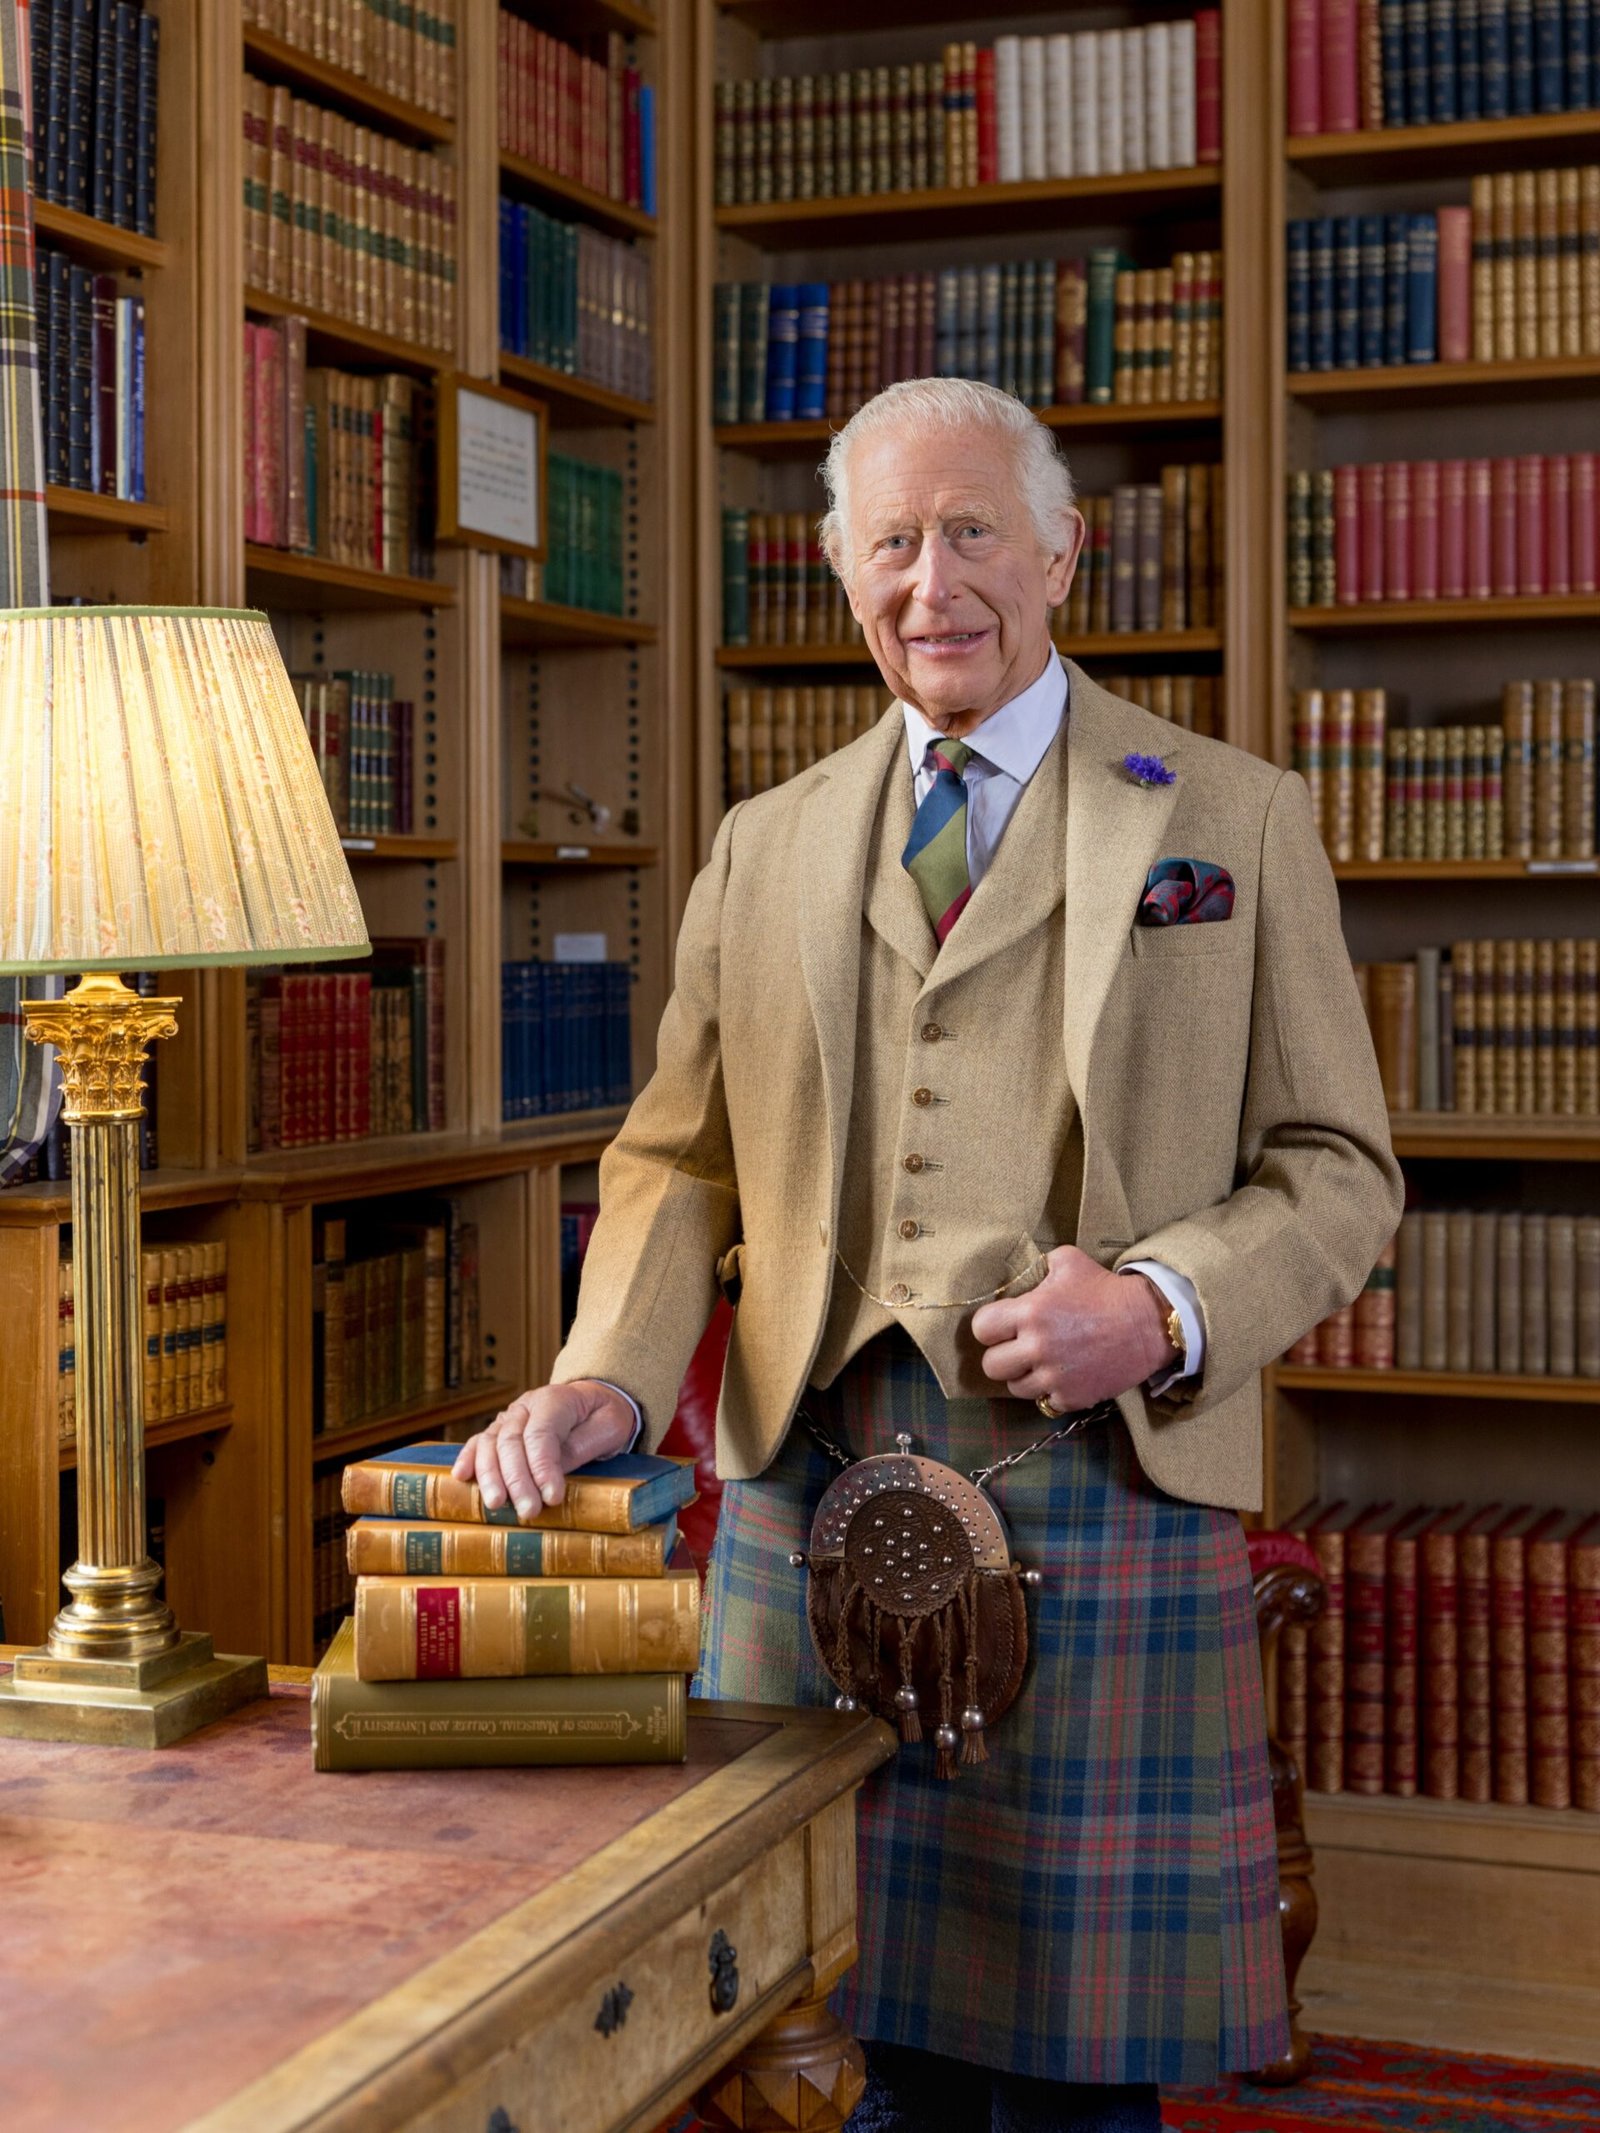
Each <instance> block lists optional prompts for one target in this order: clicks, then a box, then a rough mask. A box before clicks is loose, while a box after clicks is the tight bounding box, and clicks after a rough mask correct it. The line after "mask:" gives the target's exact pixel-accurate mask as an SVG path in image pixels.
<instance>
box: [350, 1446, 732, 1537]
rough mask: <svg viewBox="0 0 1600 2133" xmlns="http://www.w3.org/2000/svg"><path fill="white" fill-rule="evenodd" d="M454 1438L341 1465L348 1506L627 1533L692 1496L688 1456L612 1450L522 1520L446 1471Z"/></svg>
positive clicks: (395, 1514) (370, 1511)
mask: <svg viewBox="0 0 1600 2133" xmlns="http://www.w3.org/2000/svg"><path fill="white" fill-rule="evenodd" d="M460 1450H461V1447H460V1445H459V1444H437V1443H428V1444H408V1445H405V1446H404V1447H403V1448H402V1449H401V1450H400V1451H397V1452H382V1453H378V1454H376V1455H375V1456H374V1457H372V1458H370V1459H358V1460H357V1461H355V1463H354V1464H353V1465H351V1466H347V1467H346V1468H345V1470H344V1482H343V1490H342V1495H343V1502H344V1508H345V1509H346V1510H347V1511H354V1512H356V1513H357V1514H358V1515H359V1514H363V1513H364V1514H365V1515H367V1516H368V1517H376V1518H425V1519H441V1520H444V1521H446V1522H449V1523H472V1524H475V1525H476V1524H481V1525H488V1526H541V1527H544V1528H546V1529H547V1530H552V1531H556V1532H562V1531H569V1532H574V1533H632V1532H634V1531H636V1530H637V1528H638V1527H640V1526H654V1525H659V1524H660V1523H661V1521H662V1520H663V1519H665V1518H668V1517H670V1516H671V1515H672V1513H673V1512H674V1511H681V1510H682V1509H683V1507H684V1505H685V1504H687V1503H692V1502H693V1501H694V1462H693V1460H690V1459H663V1458H661V1457H660V1456H659V1454H657V1453H654V1452H619V1453H618V1454H617V1456H616V1457H615V1458H614V1459H595V1460H591V1461H590V1463H589V1464H588V1465H587V1466H581V1467H578V1468H577V1469H576V1470H575V1471H574V1472H572V1473H570V1474H569V1475H568V1476H567V1493H566V1495H565V1496H564V1497H563V1498H562V1500H561V1502H560V1503H557V1504H547V1505H545V1506H544V1508H543V1509H541V1510H538V1511H535V1512H533V1513H532V1514H531V1515H530V1516H529V1517H527V1518H519V1517H518V1516H517V1510H516V1506H515V1505H514V1504H512V1503H509V1502H508V1503H504V1504H502V1505H501V1506H500V1508H499V1510H498V1511H486V1510H485V1509H484V1506H483V1498H482V1496H481V1495H480V1494H479V1491H478V1485H477V1483H476V1482H475V1481H457V1480H455V1479H454V1478H453V1476H452V1475H451V1472H450V1469H451V1468H452V1467H453V1466H454V1465H455V1462H456V1458H457V1456H458V1454H459V1453H460Z"/></svg>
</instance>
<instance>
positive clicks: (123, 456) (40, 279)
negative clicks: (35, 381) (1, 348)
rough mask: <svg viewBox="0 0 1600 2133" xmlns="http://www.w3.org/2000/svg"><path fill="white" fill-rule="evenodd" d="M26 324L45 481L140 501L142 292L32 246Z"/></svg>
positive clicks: (142, 476) (142, 487)
mask: <svg viewBox="0 0 1600 2133" xmlns="http://www.w3.org/2000/svg"><path fill="white" fill-rule="evenodd" d="M33 323H34V345H35V356H36V361H37V365H38V376H39V397H40V402H41V405H40V415H41V418H42V423H43V441H44V459H45V479H46V481H50V482H55V483H58V484H59V485H60V486H61V487H63V488H67V489H84V490H88V491H90V492H91V493H92V494H94V495H97V496H120V497H122V498H123V499H124V500H127V501H132V502H134V503H143V502H144V500H145V463H144V398H145V371H144V346H145V343H144V298H143V297H142V296H139V295H137V294H135V295H128V296H124V295H122V294H121V293H120V291H119V290H118V287H117V277H116V276H115V275H114V274H105V273H97V272H96V271H95V270H94V269H93V268H92V267H84V266H79V265H78V264H77V262H76V261H74V260H72V259H69V258H68V257H67V255H66V253H64V252H58V251H55V250H54V249H53V248H51V247H49V246H45V245H41V246H40V248H39V252H38V257H37V259H36V261H35V263H34V310H33Z"/></svg>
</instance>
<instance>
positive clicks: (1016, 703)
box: [900, 651, 1068, 785]
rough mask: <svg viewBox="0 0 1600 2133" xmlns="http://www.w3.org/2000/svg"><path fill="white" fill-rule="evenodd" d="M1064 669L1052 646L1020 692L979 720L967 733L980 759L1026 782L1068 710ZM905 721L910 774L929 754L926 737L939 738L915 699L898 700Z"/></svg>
mask: <svg viewBox="0 0 1600 2133" xmlns="http://www.w3.org/2000/svg"><path fill="white" fill-rule="evenodd" d="M1067 696H1068V683H1067V670H1066V668H1065V667H1064V666H1063V665H1062V663H1061V656H1060V654H1059V653H1058V652H1055V651H1052V652H1051V653H1050V656H1049V657H1048V658H1047V659H1046V661H1045V663H1044V668H1043V671H1042V672H1041V673H1040V675H1039V677H1038V679H1037V680H1036V681H1033V682H1031V683H1030V684H1029V685H1028V687H1027V688H1026V689H1024V690H1023V692H1022V694H1021V695H1020V696H1013V697H1012V699H1011V701H1010V702H1009V703H1008V704H1002V705H1001V706H1000V708H999V710H998V711H995V712H993V713H991V715H990V716H989V717H988V718H986V719H985V720H984V722H983V724H982V725H981V726H979V727H977V728H976V729H975V730H974V731H973V732H971V733H969V734H968V735H967V736H966V741H967V745H968V746H969V747H970V748H973V749H975V750H976V751H977V752H978V754H979V755H980V756H981V757H982V758H983V760H984V762H986V763H989V764H992V765H993V767H994V768H995V769H996V770H1003V771H1004V772H1005V774H1006V776H1007V777H1008V778H1015V780H1016V781H1017V783H1018V784H1019V785H1026V784H1027V782H1028V780H1029V779H1030V778H1031V777H1032V776H1033V774H1034V772H1035V771H1036V770H1037V769H1038V767H1039V765H1040V764H1041V763H1042V762H1043V761H1044V758H1045V753H1046V751H1047V750H1048V748H1049V746H1050V743H1051V742H1052V741H1053V740H1054V739H1055V737H1056V735H1057V733H1058V732H1059V731H1060V730H1061V722H1062V720H1063V719H1064V718H1065V717H1066V714H1067ZM900 709H901V711H902V713H903V714H904V717H905V722H906V747H907V750H908V751H909V753H910V756H911V769H912V773H913V775H915V773H916V772H917V771H919V770H920V769H921V768H922V766H923V763H924V762H925V761H926V759H927V754H928V743H929V742H930V741H937V740H940V739H942V738H943V736H942V735H941V734H940V732H939V729H938V727H937V726H930V725H929V724H928V721H927V720H926V719H925V718H924V717H923V715H922V713H921V712H920V711H919V710H918V709H917V707H916V705H915V704H908V703H904V702H903V703H902V704H901V706H900Z"/></svg>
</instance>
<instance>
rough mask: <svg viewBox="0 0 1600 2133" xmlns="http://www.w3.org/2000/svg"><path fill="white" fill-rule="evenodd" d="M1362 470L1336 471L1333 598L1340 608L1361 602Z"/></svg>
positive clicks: (1336, 469)
mask: <svg viewBox="0 0 1600 2133" xmlns="http://www.w3.org/2000/svg"><path fill="white" fill-rule="evenodd" d="M1360 484H1361V469H1360V468H1359V467H1335V468H1334V470H1333V596H1334V599H1335V600H1336V601H1337V602H1338V604H1339V606H1340V607H1350V606H1353V605H1354V604H1355V602H1356V601H1358V600H1359V599H1360V598H1361V486H1360Z"/></svg>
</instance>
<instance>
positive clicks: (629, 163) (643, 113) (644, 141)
mask: <svg viewBox="0 0 1600 2133" xmlns="http://www.w3.org/2000/svg"><path fill="white" fill-rule="evenodd" d="M499 39H500V42H499V52H498V57H499V66H498V68H497V70H496V89H497V93H498V97H499V111H498V119H499V127H500V136H499V137H500V146H501V147H502V148H503V149H505V150H506V151H507V152H508V153H509V154H511V155H514V156H525V157H526V158H527V159H528V161H529V162H530V163H539V164H542V165H543V167H544V168H545V169H546V170H551V171H554V172H555V173H556V175H557V176H558V177H562V178H571V179H573V180H574V181H575V182H576V183H577V184H579V185H586V186H587V187H588V188H589V190H590V192H592V193H602V194H604V196H605V197H606V198H607V199H608V200H620V201H622V202H623V203H624V204H625V205H626V206H628V207H637V208H642V209H643V210H644V212H645V213H646V214H647V215H653V214H654V213H655V211H656V172H655V130H656V128H655V90H654V89H653V88H652V86H651V84H650V83H649V82H647V81H644V80H643V79H642V78H641V76H640V72H639V66H638V62H637V60H636V58H635V56H634V54H633V51H632V48H631V45H630V42H629V40H628V39H627V38H626V37H624V36H623V35H622V34H621V32H620V31H617V30H612V31H609V32H608V33H607V35H606V37H605V40H604V43H603V44H602V42H601V41H600V39H599V38H596V39H595V40H594V47H595V49H594V51H593V53H592V54H590V53H584V52H580V51H579V50H578V49H577V48H576V47H575V46H573V45H570V44H563V43H562V42H561V40H560V39H559V38H556V37H552V36H551V35H550V34H549V32H548V31H546V30H540V29H535V28H534V26H533V24H532V23H531V22H524V21H523V20H522V19H521V17H520V16H517V15H513V14H509V13H507V12H506V10H504V9H502V10H501V12H500V19H499Z"/></svg>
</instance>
